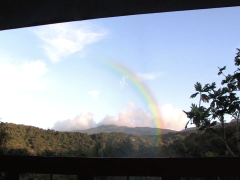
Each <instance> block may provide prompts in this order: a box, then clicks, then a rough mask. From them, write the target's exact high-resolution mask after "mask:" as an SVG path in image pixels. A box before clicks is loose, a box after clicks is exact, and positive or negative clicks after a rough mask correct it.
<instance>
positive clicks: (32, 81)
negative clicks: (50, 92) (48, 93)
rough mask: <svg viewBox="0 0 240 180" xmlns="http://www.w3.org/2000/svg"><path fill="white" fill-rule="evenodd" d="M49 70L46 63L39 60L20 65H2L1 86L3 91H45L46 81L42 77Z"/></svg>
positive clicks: (0, 72)
mask: <svg viewBox="0 0 240 180" xmlns="http://www.w3.org/2000/svg"><path fill="white" fill-rule="evenodd" d="M47 71H48V69H47V68H46V66H45V63H44V62H42V61H40V60H37V61H30V62H27V63H23V64H20V65H15V64H9V63H1V64H0V84H1V88H2V89H3V88H4V89H11V90H21V89H33V90H38V89H44V88H45V86H46V82H47V81H46V80H43V78H42V76H43V75H44V74H46V72H47Z"/></svg>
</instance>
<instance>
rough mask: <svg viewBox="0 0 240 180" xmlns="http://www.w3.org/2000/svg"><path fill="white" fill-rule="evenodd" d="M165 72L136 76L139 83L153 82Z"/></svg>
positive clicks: (138, 74)
mask: <svg viewBox="0 0 240 180" xmlns="http://www.w3.org/2000/svg"><path fill="white" fill-rule="evenodd" d="M164 73H165V72H157V73H137V74H136V76H137V77H138V78H139V80H140V81H144V80H153V79H156V78H158V77H160V76H162V75H163V74H164Z"/></svg>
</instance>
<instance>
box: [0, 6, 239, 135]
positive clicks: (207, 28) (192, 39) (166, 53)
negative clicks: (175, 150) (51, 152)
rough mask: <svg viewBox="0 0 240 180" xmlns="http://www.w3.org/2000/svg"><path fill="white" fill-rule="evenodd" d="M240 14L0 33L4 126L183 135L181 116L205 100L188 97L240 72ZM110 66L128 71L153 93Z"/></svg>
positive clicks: (140, 18)
mask: <svg viewBox="0 0 240 180" xmlns="http://www.w3.org/2000/svg"><path fill="white" fill-rule="evenodd" d="M239 16H240V7H230V8H216V9H207V10H191V11H180V12H167V13H154V14H145V15H132V16H122V17H112V18H101V19H94V20H86V21H75V22H68V23H58V24H51V25H44V26H35V27H28V28H20V29H14V30H4V31H0V118H2V120H1V121H2V122H9V123H15V124H25V125H31V126H36V127H39V128H43V129H55V130H59V131H70V130H83V129H88V128H93V127H97V126H99V125H110V124H112V125H118V126H128V127H159V128H164V129H172V130H177V131H179V130H182V129H184V127H185V124H186V122H187V121H188V119H187V117H186V114H185V113H184V112H183V111H182V110H185V111H189V110H190V105H191V103H198V100H199V98H198V97H197V98H196V99H190V95H191V94H193V93H195V88H194V84H195V83H196V82H200V83H202V84H203V85H205V84H206V83H212V82H216V83H217V87H220V86H221V84H220V82H221V80H222V79H223V77H221V76H218V75H217V73H218V67H223V66H225V65H226V66H227V70H226V74H228V73H232V72H233V71H234V70H236V68H237V67H236V66H234V57H235V56H236V53H237V50H236V48H240V39H239V33H240V23H239ZM109 63H114V64H118V65H121V67H124V68H126V69H128V70H129V72H130V73H131V75H132V76H134V77H136V78H137V79H138V84H140V85H139V87H140V86H141V87H146V88H147V89H148V91H147V93H145V94H144V93H143V92H141V91H140V88H139V87H138V86H136V84H134V82H133V81H131V79H130V78H129V77H128V76H127V75H126V74H124V73H122V72H120V71H118V70H116V69H114V68H113V67H111V66H109ZM148 95H151V96H152V100H154V101H149V100H148V99H147V98H146V97H147V96H148ZM153 102H154V104H153ZM151 106H154V107H156V108H157V109H158V110H159V112H160V117H159V118H160V122H156V120H155V119H154V118H153V114H152V112H151ZM206 107H207V105H206ZM226 119H227V121H230V120H231V117H227V118H226Z"/></svg>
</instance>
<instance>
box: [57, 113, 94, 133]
mask: <svg viewBox="0 0 240 180" xmlns="http://www.w3.org/2000/svg"><path fill="white" fill-rule="evenodd" d="M93 127H96V123H95V121H94V120H93V114H91V113H90V112H82V113H81V114H80V115H78V116H77V117H75V118H74V119H68V120H61V121H57V122H55V123H54V125H53V129H55V130H58V131H73V130H84V129H89V128H93Z"/></svg>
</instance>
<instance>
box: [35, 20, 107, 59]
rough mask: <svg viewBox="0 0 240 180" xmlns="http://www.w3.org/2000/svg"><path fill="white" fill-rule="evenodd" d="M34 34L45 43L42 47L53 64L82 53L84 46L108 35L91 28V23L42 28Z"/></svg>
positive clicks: (55, 25)
mask: <svg viewBox="0 0 240 180" xmlns="http://www.w3.org/2000/svg"><path fill="white" fill-rule="evenodd" d="M34 32H35V34H36V35H37V36H38V37H39V38H40V39H41V40H42V41H43V42H44V44H43V45H42V46H41V47H42V48H43V49H44V50H45V53H46V55H47V56H48V58H49V59H50V60H51V61H52V62H53V63H56V62H59V61H60V60H62V59H64V58H65V57H67V56H69V55H70V54H73V53H76V52H78V51H82V50H83V48H84V46H86V45H87V44H90V43H93V42H96V41H98V40H100V39H101V38H103V37H104V36H106V34H107V31H106V30H105V29H103V28H100V27H93V26H90V24H89V23H88V24H87V23H78V24H76V23H73V22H72V23H59V24H52V25H45V26H41V27H40V28H38V29H37V30H35V31H34Z"/></svg>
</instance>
